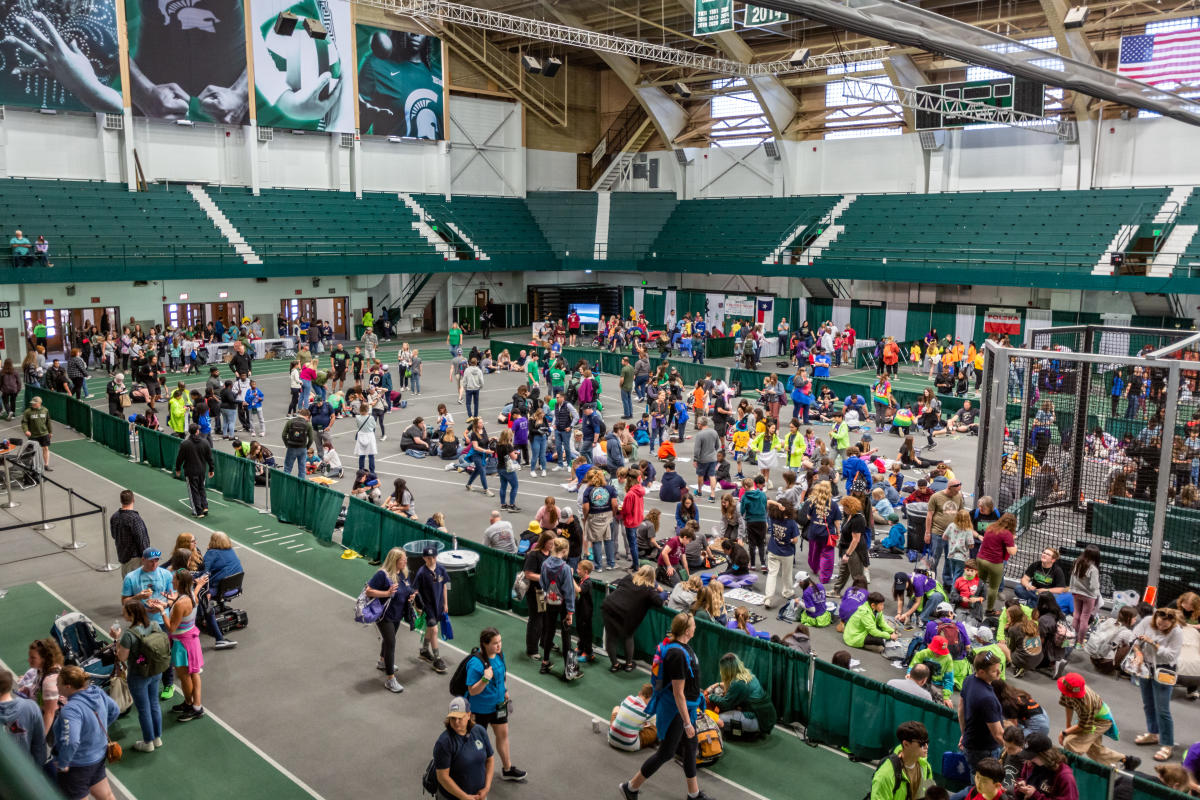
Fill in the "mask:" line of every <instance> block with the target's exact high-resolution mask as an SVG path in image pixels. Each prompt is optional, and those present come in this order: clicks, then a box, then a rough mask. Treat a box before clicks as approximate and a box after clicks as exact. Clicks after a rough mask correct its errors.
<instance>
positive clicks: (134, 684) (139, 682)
mask: <svg viewBox="0 0 1200 800" xmlns="http://www.w3.org/2000/svg"><path fill="white" fill-rule="evenodd" d="M121 615H122V616H123V617H124V618H125V622H126V623H128V624H127V625H126V628H125V630H124V631H110V633H112V634H113V635H114V637H115V638H117V660H118V661H120V662H122V663H123V664H125V679H126V680H127V681H128V682H129V693H130V694H131V695H132V696H133V705H134V707H136V708H137V713H138V723H139V724H140V725H141V728H142V738H141V740H140V741H137V742H134V743H133V749H134V750H139V751H141V752H143V753H153V752H154V748H156V747H162V743H163V742H162V707H161V706H160V705H159V702H158V689H159V685H158V684H159V676H160V675H161V674H162V673H163V672H165V671H166V669H167V666H168V665H169V664H170V652H171V649H170V640H169V639H168V638H167V636H166V633H164V632H163V629H162V628H160V627H159V625H158V623H157V622H152V621H151V620H150V615H149V614H148V613H146V607H145V606H144V605H142V601H141V600H139V599H137V598H136V597H131V598H129V599H128V600H126V601H125V602H124V603H123V604H122V607H121Z"/></svg>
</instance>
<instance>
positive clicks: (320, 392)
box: [312, 384, 325, 403]
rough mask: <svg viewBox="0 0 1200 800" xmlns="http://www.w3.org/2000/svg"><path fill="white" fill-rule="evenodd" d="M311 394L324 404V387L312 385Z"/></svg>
mask: <svg viewBox="0 0 1200 800" xmlns="http://www.w3.org/2000/svg"><path fill="white" fill-rule="evenodd" d="M312 390H313V394H314V395H316V396H317V397H318V398H319V399H320V401H321V402H322V403H324V402H325V387H324V386H318V385H316V384H313V387H312Z"/></svg>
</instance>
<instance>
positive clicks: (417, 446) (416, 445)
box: [338, 345, 540, 574]
mask: <svg viewBox="0 0 1200 800" xmlns="http://www.w3.org/2000/svg"><path fill="white" fill-rule="evenodd" d="M338 346H339V347H340V346H341V345H338ZM409 450H416V451H418V452H421V453H428V452H429V440H428V434H426V432H425V418H424V417H417V418H416V419H414V420H413V421H412V425H409V426H408V427H407V428H405V429H404V433H402V434H400V452H402V453H407V452H408V451H409ZM539 574H540V573H539Z"/></svg>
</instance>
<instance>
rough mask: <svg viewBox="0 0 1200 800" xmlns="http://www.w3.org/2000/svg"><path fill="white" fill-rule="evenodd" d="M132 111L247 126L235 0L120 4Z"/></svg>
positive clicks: (241, 27) (241, 21)
mask: <svg viewBox="0 0 1200 800" xmlns="http://www.w3.org/2000/svg"><path fill="white" fill-rule="evenodd" d="M125 22H126V25H127V26H128V29H129V96H130V99H131V100H132V102H133V113H135V114H137V115H139V116H143V117H153V118H155V119H190V120H196V121H201V122H218V123H221V124H225V125H246V124H248V123H249V121H250V87H249V84H248V82H247V79H246V24H245V11H244V8H243V0H125Z"/></svg>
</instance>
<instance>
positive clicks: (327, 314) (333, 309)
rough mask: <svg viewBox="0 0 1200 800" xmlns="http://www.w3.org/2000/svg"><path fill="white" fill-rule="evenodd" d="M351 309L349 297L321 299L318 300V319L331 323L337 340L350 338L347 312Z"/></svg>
mask: <svg viewBox="0 0 1200 800" xmlns="http://www.w3.org/2000/svg"><path fill="white" fill-rule="evenodd" d="M349 307H350V298H348V297H319V298H317V300H316V317H317V319H319V320H321V321H322V322H328V323H329V326H330V327H331V328H333V338H335V339H347V338H349V337H348V336H347V335H346V311H347V310H348V309H349Z"/></svg>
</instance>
